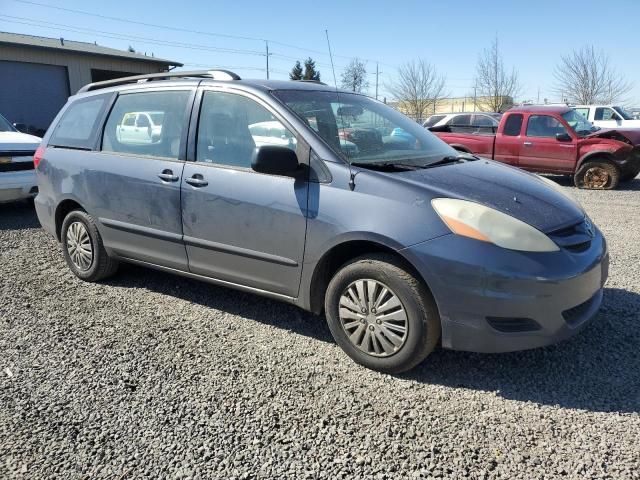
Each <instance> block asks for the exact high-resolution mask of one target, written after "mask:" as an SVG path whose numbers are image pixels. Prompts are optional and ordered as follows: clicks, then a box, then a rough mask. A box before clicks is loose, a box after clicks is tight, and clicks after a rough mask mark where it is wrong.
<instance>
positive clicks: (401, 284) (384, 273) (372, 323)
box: [325, 254, 440, 373]
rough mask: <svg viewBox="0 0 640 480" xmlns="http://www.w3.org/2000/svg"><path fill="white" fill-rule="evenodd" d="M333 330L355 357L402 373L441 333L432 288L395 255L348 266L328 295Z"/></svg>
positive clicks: (383, 369) (367, 258)
mask: <svg viewBox="0 0 640 480" xmlns="http://www.w3.org/2000/svg"><path fill="white" fill-rule="evenodd" d="M325 312H326V316H327V322H328V324H329V329H330V330H331V333H332V335H333V338H334V339H335V340H336V343H337V344H338V345H339V346H340V347H341V348H342V349H343V350H344V351H345V352H346V353H347V355H349V356H350V357H351V358H352V359H353V360H354V361H355V362H357V363H359V364H361V365H364V366H365V367H368V368H371V369H373V370H378V371H381V372H386V373H400V372H403V371H406V370H409V369H411V368H413V367H414V366H415V365H417V364H418V363H420V362H421V361H422V360H423V359H424V358H425V357H426V356H427V355H428V354H429V353H431V351H432V350H433V349H434V347H435V346H436V344H437V342H438V340H439V338H440V318H439V315H438V312H437V309H436V306H435V302H434V301H433V298H432V296H431V293H430V292H429V291H428V290H427V288H425V287H424V285H423V284H422V283H421V282H420V281H419V280H418V279H416V278H415V277H414V276H413V275H412V274H411V273H409V272H408V271H407V270H406V269H404V268H403V267H402V266H401V265H400V264H399V263H398V262H397V261H396V259H395V258H394V257H393V256H391V255H382V254H381V255H370V256H365V257H360V258H357V259H355V260H353V261H351V262H349V263H347V264H346V265H344V266H343V267H342V268H341V269H340V270H339V271H338V273H336V275H335V276H334V277H333V278H332V279H331V281H330V282H329V287H328V288H327V292H326V297H325Z"/></svg>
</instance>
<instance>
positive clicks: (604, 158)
mask: <svg viewBox="0 0 640 480" xmlns="http://www.w3.org/2000/svg"><path fill="white" fill-rule="evenodd" d="M595 160H598V161H601V162H605V163H609V164H611V165H614V166H615V167H616V168H617V169H620V166H619V165H618V164H617V163H616V161H615V156H614V154H613V153H611V152H610V151H608V150H594V151H592V152H588V153H586V154H584V155H583V156H582V157H580V160H578V162H577V164H576V169H575V172H577V171H578V170H579V169H580V167H581V166H582V165H584V164H585V163H586V162H591V161H595ZM575 172H574V173H575Z"/></svg>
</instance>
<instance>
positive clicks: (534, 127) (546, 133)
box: [527, 115, 567, 137]
mask: <svg viewBox="0 0 640 480" xmlns="http://www.w3.org/2000/svg"><path fill="white" fill-rule="evenodd" d="M558 133H567V129H566V128H565V127H564V125H562V123H560V121H558V120H557V119H555V118H554V117H551V116H549V115H531V116H530V117H529V123H528V124H527V137H555V136H556V135H557V134H558Z"/></svg>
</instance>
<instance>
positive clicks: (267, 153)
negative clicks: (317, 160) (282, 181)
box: [251, 145, 300, 177]
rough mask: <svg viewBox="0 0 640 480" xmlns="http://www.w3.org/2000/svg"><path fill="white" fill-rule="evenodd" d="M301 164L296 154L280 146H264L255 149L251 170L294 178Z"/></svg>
mask: <svg viewBox="0 0 640 480" xmlns="http://www.w3.org/2000/svg"><path fill="white" fill-rule="evenodd" d="M299 166H300V163H299V162H298V156H297V155H296V152H294V151H293V150H291V149H290V148H288V147H283V146H280V145H262V146H261V147H258V148H256V149H255V151H254V153H253V158H252V159H251V168H252V169H253V170H255V171H256V172H259V173H266V174H268V175H281V176H286V177H292V176H294V175H295V174H296V172H297V171H298V168H299Z"/></svg>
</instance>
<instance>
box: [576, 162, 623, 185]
mask: <svg viewBox="0 0 640 480" xmlns="http://www.w3.org/2000/svg"><path fill="white" fill-rule="evenodd" d="M619 182H620V169H619V168H618V167H616V166H615V165H613V164H611V163H607V162H598V161H591V162H585V163H584V164H582V165H581V166H580V168H579V169H578V171H577V172H576V174H575V175H574V177H573V183H574V184H575V186H576V187H578V188H584V189H588V190H612V189H614V188H616V187H617V186H618V183H619Z"/></svg>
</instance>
